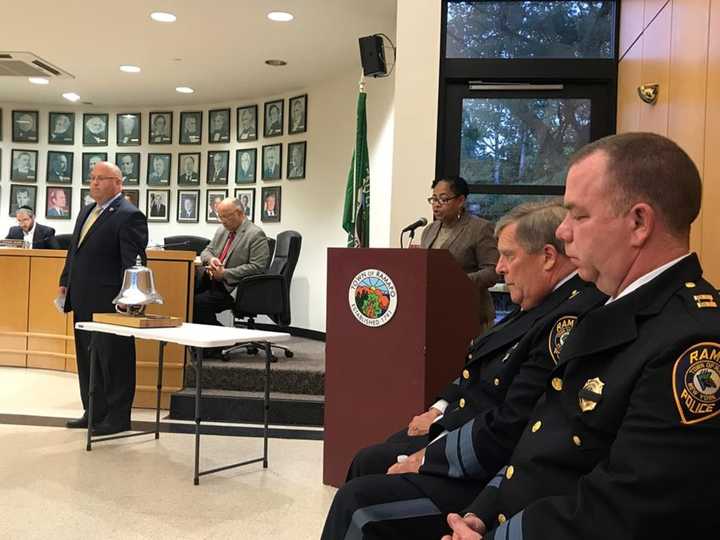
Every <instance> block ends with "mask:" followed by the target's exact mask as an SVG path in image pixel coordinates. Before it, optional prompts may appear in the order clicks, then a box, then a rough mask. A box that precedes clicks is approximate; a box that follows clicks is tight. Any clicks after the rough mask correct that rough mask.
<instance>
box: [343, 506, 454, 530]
mask: <svg viewBox="0 0 720 540" xmlns="http://www.w3.org/2000/svg"><path fill="white" fill-rule="evenodd" d="M441 513H442V512H440V510H439V509H438V507H437V506H435V504H434V503H433V502H432V501H431V500H430V499H428V498H422V499H410V500H407V501H396V502H391V503H383V504H376V505H373V506H366V507H365V508H359V509H357V510H355V512H354V513H353V516H352V520H351V522H350V527H348V530H347V532H346V533H345V540H362V538H363V532H362V529H363V527H364V526H365V525H367V524H368V523H370V522H374V521H386V520H389V519H410V518H419V517H425V516H436V515H440V514H441Z"/></svg>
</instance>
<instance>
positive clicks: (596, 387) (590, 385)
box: [578, 377, 605, 412]
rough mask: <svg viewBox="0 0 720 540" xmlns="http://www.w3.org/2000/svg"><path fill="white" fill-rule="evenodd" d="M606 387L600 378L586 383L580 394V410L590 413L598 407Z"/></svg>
mask: <svg viewBox="0 0 720 540" xmlns="http://www.w3.org/2000/svg"><path fill="white" fill-rule="evenodd" d="M604 387H605V383H604V382H602V381H601V380H600V377H595V378H594V379H588V380H587V381H585V384H584V385H583V387H582V388H581V389H580V392H578V403H580V410H581V411H582V412H590V411H592V410H594V409H595V407H597V404H598V403H599V402H600V399H601V398H602V393H603V388H604Z"/></svg>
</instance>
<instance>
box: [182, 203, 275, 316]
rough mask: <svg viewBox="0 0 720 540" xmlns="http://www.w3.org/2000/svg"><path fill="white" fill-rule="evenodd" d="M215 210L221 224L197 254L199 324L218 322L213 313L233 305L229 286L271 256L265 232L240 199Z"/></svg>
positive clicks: (255, 270)
mask: <svg viewBox="0 0 720 540" xmlns="http://www.w3.org/2000/svg"><path fill="white" fill-rule="evenodd" d="M217 213H218V218H219V219H220V222H221V223H222V225H220V226H219V227H218V229H217V231H215V236H213V239H212V241H211V242H210V243H209V244H208V246H207V247H206V248H205V249H204V250H203V252H202V253H201V254H200V260H201V261H202V264H203V268H202V269H201V271H200V272H201V275H200V279H199V280H198V287H197V290H196V292H195V308H194V317H193V322H196V323H200V324H213V325H220V323H219V321H218V320H217V317H216V314H217V313H220V312H221V311H225V310H228V309H231V308H232V306H233V303H234V299H233V297H232V296H231V295H230V293H231V292H232V290H233V289H234V288H235V287H236V286H237V284H238V283H239V282H240V280H242V279H243V278H244V277H246V276H250V275H252V274H259V273H261V272H264V271H265V269H266V268H267V266H268V259H269V258H270V251H269V249H268V242H267V238H266V237H265V233H264V232H263V230H262V229H261V228H260V227H258V226H257V225H255V224H254V223H252V222H251V221H250V220H248V219H245V212H244V209H243V205H242V203H241V202H240V201H239V200H237V199H233V198H228V199H225V200H223V201H222V202H221V203H220V204H219V205H218V209H217Z"/></svg>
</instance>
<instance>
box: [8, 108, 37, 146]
mask: <svg viewBox="0 0 720 540" xmlns="http://www.w3.org/2000/svg"><path fill="white" fill-rule="evenodd" d="M38 117H39V115H38V112H37V111H13V112H12V140H13V142H38V140H39V138H38Z"/></svg>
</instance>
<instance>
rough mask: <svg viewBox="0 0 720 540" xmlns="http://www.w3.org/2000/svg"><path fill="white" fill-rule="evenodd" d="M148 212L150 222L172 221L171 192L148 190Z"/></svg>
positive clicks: (166, 190)
mask: <svg viewBox="0 0 720 540" xmlns="http://www.w3.org/2000/svg"><path fill="white" fill-rule="evenodd" d="M145 202H146V204H147V211H146V212H145V215H146V216H147V220H148V221H170V190H169V189H148V190H147V200H146V201H145Z"/></svg>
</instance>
